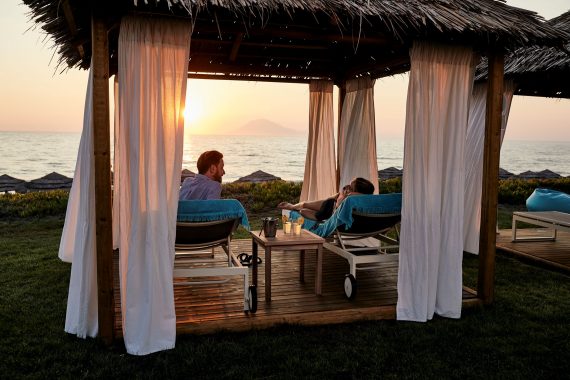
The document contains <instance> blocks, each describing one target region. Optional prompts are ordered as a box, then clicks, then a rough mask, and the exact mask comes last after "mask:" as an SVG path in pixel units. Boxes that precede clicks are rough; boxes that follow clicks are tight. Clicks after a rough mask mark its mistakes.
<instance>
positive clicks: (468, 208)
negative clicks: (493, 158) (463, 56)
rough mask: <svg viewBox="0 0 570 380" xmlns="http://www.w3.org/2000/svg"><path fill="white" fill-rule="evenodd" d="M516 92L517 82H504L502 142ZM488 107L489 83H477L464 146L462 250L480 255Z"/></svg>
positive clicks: (474, 88) (470, 108)
mask: <svg viewBox="0 0 570 380" xmlns="http://www.w3.org/2000/svg"><path fill="white" fill-rule="evenodd" d="M514 91H515V85H514V83H513V81H512V80H507V81H505V84H504V90H503V112H502V124H501V144H502V143H503V138H504V137H505V131H506V130H507V120H508V118H509V112H510V109H511V103H512V100H513V93H514ZM486 109H487V83H478V84H476V85H475V86H474V87H473V96H472V98H471V104H470V107H469V123H468V125H467V145H466V146H465V222H464V223H465V224H464V227H463V244H464V247H463V250H465V251H467V252H471V253H474V254H479V231H480V228H481V226H480V224H481V194H482V191H483V189H482V188H481V187H482V183H483V148H484V146H485V111H486Z"/></svg>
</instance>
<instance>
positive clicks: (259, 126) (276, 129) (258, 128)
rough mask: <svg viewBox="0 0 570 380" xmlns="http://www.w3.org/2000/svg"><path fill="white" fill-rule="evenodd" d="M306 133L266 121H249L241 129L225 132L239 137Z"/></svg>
mask: <svg viewBox="0 0 570 380" xmlns="http://www.w3.org/2000/svg"><path fill="white" fill-rule="evenodd" d="M306 133H307V132H306V131H301V130H299V129H293V128H287V127H284V126H282V125H280V124H278V123H275V122H273V121H271V120H267V119H255V120H251V121H249V122H247V123H245V124H244V125H242V126H241V127H239V128H236V129H232V130H229V131H228V132H227V134H228V135H240V136H298V135H304V134H306Z"/></svg>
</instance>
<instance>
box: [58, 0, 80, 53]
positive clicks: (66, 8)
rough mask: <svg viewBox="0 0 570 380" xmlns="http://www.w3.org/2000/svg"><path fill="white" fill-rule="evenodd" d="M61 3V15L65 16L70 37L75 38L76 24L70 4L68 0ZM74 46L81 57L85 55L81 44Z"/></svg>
mask: <svg viewBox="0 0 570 380" xmlns="http://www.w3.org/2000/svg"><path fill="white" fill-rule="evenodd" d="M61 5H62V8H63V15H64V16H65V21H66V22H67V27H68V28H69V32H70V34H71V37H72V39H75V38H76V37H77V24H76V23H75V18H74V17H73V11H72V10H71V6H70V5H69V0H64V1H63V3H62V4H61ZM76 47H77V51H78V52H79V56H80V57H81V58H83V56H84V55H85V50H84V49H83V44H82V43H78V44H77V45H76Z"/></svg>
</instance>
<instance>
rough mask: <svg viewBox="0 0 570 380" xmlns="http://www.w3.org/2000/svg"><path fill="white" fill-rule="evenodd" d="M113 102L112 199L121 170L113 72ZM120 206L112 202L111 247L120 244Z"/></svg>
mask: <svg viewBox="0 0 570 380" xmlns="http://www.w3.org/2000/svg"><path fill="white" fill-rule="evenodd" d="M113 102H114V106H115V107H114V111H115V113H114V115H113V116H114V118H113V122H114V124H113V133H114V138H113V199H119V178H121V176H120V175H119V173H120V171H121V168H120V166H121V163H120V159H119V157H121V155H120V153H119V151H120V146H119V132H120V131H121V127H120V126H119V75H118V74H115V79H114V80H113ZM120 211H121V208H120V207H119V202H118V201H117V202H113V249H119V244H120V241H119V239H120V237H121V232H120V226H121V223H120V218H119V214H120Z"/></svg>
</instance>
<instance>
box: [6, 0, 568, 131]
mask: <svg viewBox="0 0 570 380" xmlns="http://www.w3.org/2000/svg"><path fill="white" fill-rule="evenodd" d="M507 3H508V4H509V5H512V6H517V7H521V8H526V9H531V10H534V11H536V12H537V13H539V14H540V15H542V16H543V17H544V18H546V19H550V18H552V17H555V16H558V15H560V14H561V13H563V12H565V11H567V10H569V9H570V0H548V1H538V0H509V1H507ZM27 12H28V8H27V7H26V6H24V5H23V4H21V3H20V0H2V1H1V2H0V51H1V54H2V56H1V57H2V58H1V60H0V107H1V108H0V131H46V132H52V131H58V132H59V131H62V132H80V131H81V128H82V120H83V116H82V114H83V104H84V99H85V86H86V83H87V72H86V71H82V70H77V69H73V70H66V71H63V72H60V71H61V70H62V68H60V69H59V70H57V67H56V63H57V56H56V55H55V52H54V50H53V49H52V48H51V46H52V45H51V41H50V40H48V39H46V37H45V35H43V34H42V33H41V30H40V29H39V28H36V27H34V24H32V23H31V22H30V21H28V17H27ZM407 83H408V77H407V75H398V76H396V77H393V78H384V79H379V80H377V81H376V86H375V100H376V102H375V105H376V128H377V136H378V138H379V139H381V138H402V137H403V135H404V121H405V105H406V91H407ZM308 103H309V91H308V85H299V84H295V85H293V84H281V83H279V84H267V83H261V82H257V83H256V82H239V81H234V82H232V81H198V80H190V81H189V84H188V97H187V105H188V107H189V108H190V112H191V115H190V119H192V120H190V121H189V122H188V124H189V125H187V128H186V131H187V132H190V133H192V132H193V133H213V134H214V133H223V132H224V131H225V130H232V129H236V128H238V127H240V126H241V125H243V124H245V123H247V122H248V121H250V120H253V119H260V118H265V119H269V120H271V121H273V122H276V123H279V124H281V125H283V126H285V127H288V128H294V129H300V130H306V129H307V125H308ZM569 127H570V100H568V99H564V100H553V99H541V98H534V97H520V96H517V97H515V99H514V101H513V105H512V108H511V113H510V117H509V126H508V128H507V135H506V138H507V139H511V140H553V141H560V140H565V141H570V128H569Z"/></svg>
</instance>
